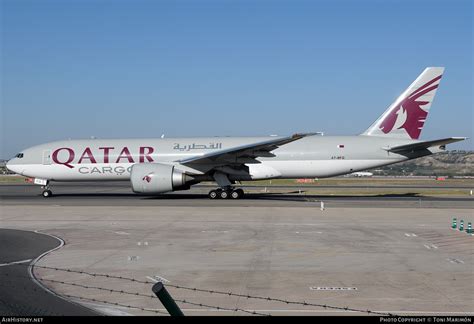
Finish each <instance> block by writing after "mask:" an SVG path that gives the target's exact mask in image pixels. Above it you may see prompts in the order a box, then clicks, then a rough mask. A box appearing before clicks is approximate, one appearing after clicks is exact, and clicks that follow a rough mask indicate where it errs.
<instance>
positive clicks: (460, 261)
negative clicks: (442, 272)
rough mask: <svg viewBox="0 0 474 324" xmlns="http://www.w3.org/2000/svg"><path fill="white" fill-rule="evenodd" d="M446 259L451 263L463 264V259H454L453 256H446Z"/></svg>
mask: <svg viewBox="0 0 474 324" xmlns="http://www.w3.org/2000/svg"><path fill="white" fill-rule="evenodd" d="M446 260H448V261H449V262H451V263H453V264H454V263H457V264H464V261H463V260H460V259H454V258H447V259H446Z"/></svg>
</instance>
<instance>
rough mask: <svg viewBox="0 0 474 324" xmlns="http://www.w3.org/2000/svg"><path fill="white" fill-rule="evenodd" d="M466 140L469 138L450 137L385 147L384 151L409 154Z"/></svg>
mask: <svg viewBox="0 0 474 324" xmlns="http://www.w3.org/2000/svg"><path fill="white" fill-rule="evenodd" d="M465 139H467V137H449V138H443V139H438V140H433V141H424V142H416V143H412V144H405V145H399V146H394V147H384V148H383V149H384V150H387V151H389V152H393V153H407V152H414V151H419V150H424V149H427V148H430V147H433V146H444V145H446V144H450V143H455V142H459V141H464V140H465Z"/></svg>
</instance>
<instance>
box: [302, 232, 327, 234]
mask: <svg viewBox="0 0 474 324" xmlns="http://www.w3.org/2000/svg"><path fill="white" fill-rule="evenodd" d="M295 233H296V234H323V232H295Z"/></svg>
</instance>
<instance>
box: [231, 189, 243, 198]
mask: <svg viewBox="0 0 474 324" xmlns="http://www.w3.org/2000/svg"><path fill="white" fill-rule="evenodd" d="M240 197H242V194H241V193H240V191H239V189H237V190H232V192H231V193H230V198H232V199H240Z"/></svg>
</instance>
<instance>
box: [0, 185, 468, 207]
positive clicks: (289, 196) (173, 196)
mask: <svg viewBox="0 0 474 324" xmlns="http://www.w3.org/2000/svg"><path fill="white" fill-rule="evenodd" d="M209 188H210V187H209V186H197V187H193V188H192V189H191V190H187V191H178V192H173V193H168V194H162V195H155V196H145V195H137V194H134V193H133V192H132V191H131V188H130V185H129V183H128V182H111V183H55V184H53V186H52V191H53V195H54V196H53V197H51V198H43V197H41V195H40V194H41V189H40V188H39V187H38V186H35V185H31V184H9V185H0V203H1V204H2V205H5V206H8V205H10V206H11V205H18V204H20V205H46V206H57V205H60V206H85V205H87V206H196V207H224V206H228V207H251V206H253V207H283V206H292V207H305V206H307V207H315V206H319V205H320V204H321V202H324V204H325V206H326V207H346V208H357V207H364V208H366V207H392V208H395V207H396V208H419V207H423V208H474V197H470V196H463V197H456V196H442V197H441V196H423V195H420V194H419V193H418V192H417V189H416V188H407V190H406V193H403V194H378V193H377V188H374V190H373V194H372V193H371V194H365V195H343V194H342V195H327V194H325V195H314V194H311V195H310V194H306V192H305V189H308V188H304V187H291V188H292V189H293V190H286V192H284V193H281V192H278V188H274V187H269V189H270V190H271V192H267V193H265V192H263V191H264V188H260V190H258V191H256V190H255V188H254V187H243V188H244V189H246V190H250V192H248V191H247V192H246V195H245V197H244V199H240V200H232V199H226V200H210V199H208V198H207V192H208V191H209Z"/></svg>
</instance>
